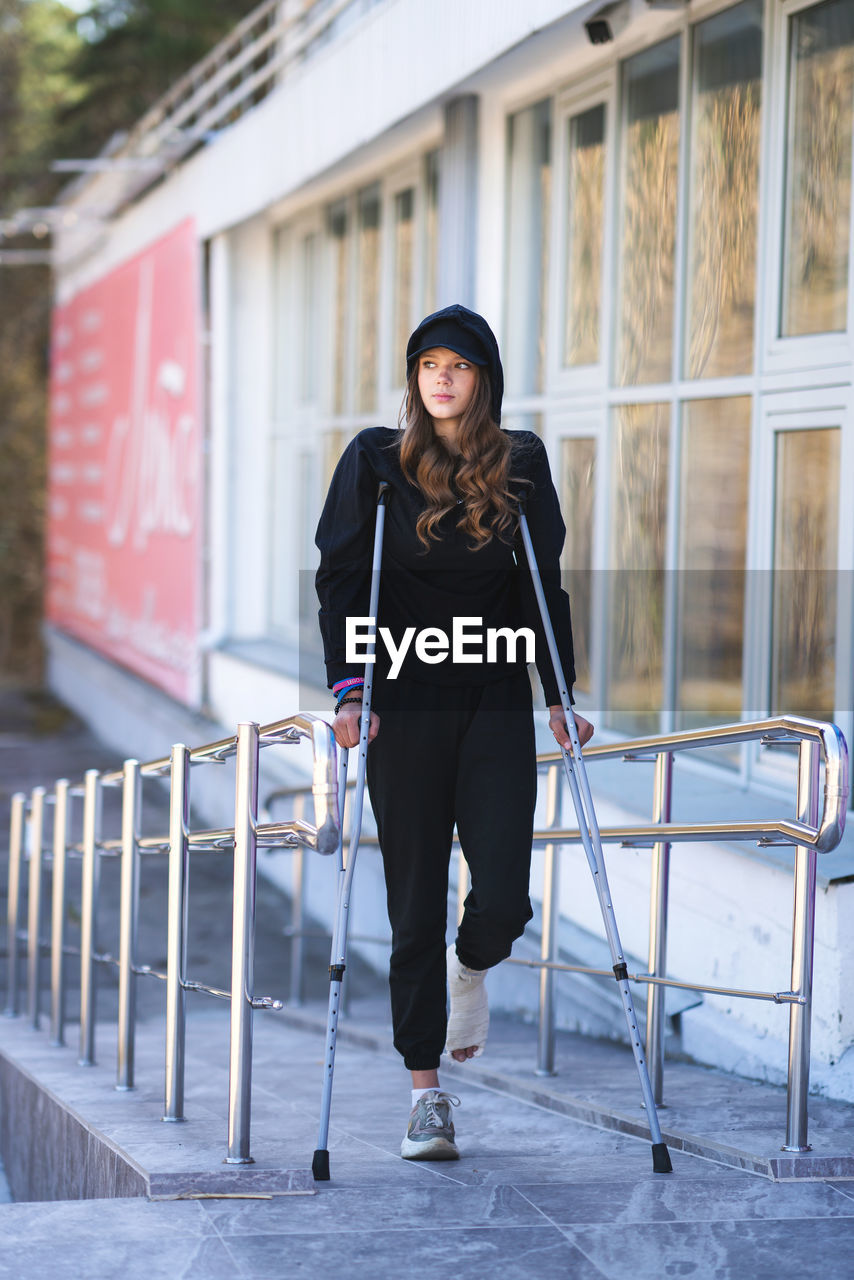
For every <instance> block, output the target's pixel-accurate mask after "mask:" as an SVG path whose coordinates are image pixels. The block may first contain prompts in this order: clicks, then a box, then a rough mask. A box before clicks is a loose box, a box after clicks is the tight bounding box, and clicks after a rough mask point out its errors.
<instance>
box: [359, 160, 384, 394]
mask: <svg viewBox="0 0 854 1280" xmlns="http://www.w3.org/2000/svg"><path fill="white" fill-rule="evenodd" d="M358 249H359V268H358V314H357V317H356V405H357V407H358V410H359V412H360V413H370V412H371V411H372V410H374V409H376V407H377V367H378V366H377V361H378V343H379V328H380V324H379V320H380V314H379V307H380V189H379V185H378V184H375V185H374V186H371V187H368V188H366V189H365V190H364V191H360V192H359V244H358Z"/></svg>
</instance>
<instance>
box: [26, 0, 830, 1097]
mask: <svg viewBox="0 0 854 1280" xmlns="http://www.w3.org/2000/svg"><path fill="white" fill-rule="evenodd" d="M238 36H239V38H236V39H235V40H234V41H232V42H230V43H229V42H226V44H225V46H224V47H223V49H222V50H221V51H220V54H219V60H218V61H217V59H216V58H212V59H211V60H208V62H207V63H206V64H203V65H202V68H201V69H200V74H198V75H197V76H196V78H195V80H192V81H190V82H188V83H187V84H186V85H184V84H183V83H182V86H178V87H176V93H175V94H174V95H173V96H172V98H171V99H170V100H168V101H167V102H166V103H165V104H164V105H163V107H162V109H161V110H160V112H159V114H158V112H157V111H155V112H154V113H152V115H151V117H150V118H147V119H146V121H144V122H142V123H141V126H140V129H139V130H138V131H137V132H136V134H132V135H131V138H130V139H129V140H128V142H127V143H126V144H125V145H124V148H123V150H120V151H119V152H118V153H117V154H116V156H115V157H114V161H115V163H114V165H113V167H112V168H107V171H106V172H99V173H97V174H87V175H85V176H83V177H81V178H80V179H78V180H77V182H76V183H75V184H74V186H73V187H71V188H69V190H68V192H67V193H66V198H65V202H64V207H65V209H66V211H67V214H68V215H69V216H68V218H67V222H66V226H65V229H64V230H62V231H61V232H60V233H59V234H58V237H57V323H56V328H55V342H54V360H53V378H54V382H53V393H52V419H51V459H52V461H51V524H50V533H49V543H50V567H51V587H50V599H49V624H48V644H49V651H50V670H51V679H52V681H53V683H54V685H55V687H56V688H57V689H58V690H60V691H61V692H62V693H63V695H64V696H65V697H66V698H67V699H69V700H70V701H71V702H72V703H74V704H75V705H77V706H78V707H80V708H81V709H82V710H84V712H85V713H86V714H88V715H89V717H90V718H91V719H93V720H94V721H95V723H96V724H97V725H98V727H99V728H100V729H101V731H102V732H109V733H112V734H114V736H115V739H116V745H117V748H118V747H122V748H126V747H130V749H131V751H132V752H133V753H134V754H146V751H147V752H148V754H151V755H157V754H159V753H160V752H161V751H162V749H163V739H162V737H161V738H160V739H159V741H158V742H156V743H155V742H153V741H150V734H151V730H152V725H153V724H154V725H155V726H156V728H157V731H158V733H167V732H174V733H176V734H177V733H178V729H179V727H180V726H182V724H183V723H184V720H183V719H182V717H184V716H185V715H186V713H187V712H199V711H202V712H204V713H205V714H206V715H208V716H210V717H211V718H213V719H214V720H216V721H217V722H219V723H221V724H223V725H226V726H231V725H233V724H234V723H235V722H236V721H238V720H240V719H246V718H255V719H258V720H260V721H262V722H264V721H270V720H272V719H275V718H277V717H278V716H280V715H282V714H286V713H288V712H289V711H292V710H296V709H297V707H298V706H299V707H301V708H302V709H306V710H321V711H322V710H323V709H324V708H325V707H326V706H327V703H326V700H325V696H324V694H323V692H322V680H321V679H320V677H319V674H318V672H319V668H318V664H317V652H316V650H317V641H316V638H315V617H316V604H315V600H314V593H313V575H312V570H313V566H314V547H313V532H314V527H315V524H316V520H317V516H318V514H319V511H320V506H321V503H322V501H323V497H324V493H325V488H326V485H327V483H328V480H329V477H330V475H331V470H332V468H333V467H334V464H335V462H336V460H337V458H338V457H339V455H340V453H341V450H342V448H343V446H344V445H345V444H346V442H347V441H348V440H349V439H350V438H352V436H353V434H354V433H355V432H357V431H358V430H360V429H361V428H362V427H365V426H370V425H375V424H377V423H382V424H385V425H393V424H394V423H395V422H396V421H397V420H398V415H399V413H400V408H401V401H402V397H403V381H404V360H403V351H404V347H405V343H406V338H407V335H408V334H409V332H410V331H411V329H412V328H413V327H414V325H415V324H416V323H417V322H418V320H419V319H420V318H421V317H422V316H423V315H425V314H426V313H428V312H429V311H431V310H433V309H435V307H437V306H442V305H445V304H447V303H449V302H454V301H461V302H464V303H466V304H468V305H470V306H473V307H475V308H476V309H477V310H479V311H481V312H482V313H483V314H484V315H486V316H487V318H488V319H489V320H490V322H491V323H492V325H493V328H494V329H495V331H496V333H497V335H498V337H499V341H500V344H501V349H502V354H503V359H504V365H505V373H506V383H507V389H506V398H505V425H506V426H508V427H510V428H523V427H524V428H530V429H533V430H535V431H537V432H538V433H539V434H540V435H541V436H542V437H543V439H544V440H545V442H546V445H547V448H548V451H549V455H550V458H551V462H552V470H553V474H554V476H555V480H556V484H557V486H558V490H559V494H560V497H561V500H562V504H563V510H564V515H565V519H566V524H567V530H568V534H567V543H566V549H565V569H566V575H567V584H568V588H569V591H570V595H571V600H572V606H573V618H574V624H573V625H574V635H575V643H576V651H577V656H578V683H577V700H578V703H579V706H580V708H581V709H582V710H583V711H584V714H585V715H587V716H588V718H590V719H592V720H593V721H594V722H595V723H596V725H597V733H598V734H599V736H600V737H605V738H607V737H608V736H614V737H617V738H618V737H620V736H623V737H631V736H638V735H642V734H648V733H657V732H666V731H670V730H674V729H680V728H693V727H697V726H705V725H714V724H722V723H729V722H733V721H739V720H755V719H760V718H763V717H766V716H770V715H777V714H783V713H795V714H802V715H806V716H811V717H814V718H819V719H827V720H834V721H835V722H836V723H837V724H839V725H840V727H841V728H842V730H843V732H844V734H845V736H846V738H847V739H848V741H851V736H852V705H854V696H852V693H854V691H852V681H854V653H852V645H854V598H853V597H852V590H851V584H852V578H854V575H852V569H853V568H854V504H852V502H851V498H850V494H851V480H852V478H854V424H852V417H851V394H852V374H854V345H853V344H854V299H852V292H854V290H852V287H851V271H850V264H851V259H852V226H854V223H853V222H852V200H851V194H852V181H851V178H852V149H853V148H854V6H852V5H851V3H850V0H823V2H822V3H817V4H816V3H808V2H805V0H741V2H740V3H738V4H728V3H721V2H720V0H710V2H708V3H704V2H702V0H690V2H688V3H679V2H678V0H671V2H670V3H658V2H657V0H620V2H619V3H617V4H613V5H606V6H601V5H597V4H578V3H572V2H571V0H529V2H528V3H526V4H524V5H518V4H514V3H511V2H510V0H466V3H465V4H463V5H460V4H452V3H450V0H432V2H431V3H430V4H429V5H428V4H426V3H424V0H373V2H369V0H349V3H344V2H343V0H338V2H337V3H330V2H329V0H314V2H313V3H303V0H296V2H290V3H284V4H270V3H267V4H264V5H261V6H260V7H259V10H258V11H257V14H256V19H255V24H254V25H252V20H251V19H249V20H247V22H246V23H244V24H241V30H240V32H239V33H238ZM594 41H595V42H594ZM229 73H231V74H229ZM206 86H207V87H206ZM194 95H195V96H194ZM123 158H124V160H126V161H127V160H128V159H129V158H130V159H132V160H134V161H135V162H136V167H135V168H134V167H131V166H130V164H125V165H122V164H119V163H118V161H119V160H121V159H123ZM87 317H88V319H87ZM86 324H89V325H90V330H89V331H88V332H87V330H86V328H85V326H86ZM99 326H100V328H99ZM99 334H101V335H103V340H102V339H101V338H100V337H99ZM87 361H88V364H87ZM87 432H88V435H87ZM81 495H82V497H81ZM86 502H88V508H86V509H84V506H85V503H86ZM87 512H88V514H87ZM140 680H142V681H145V682H148V683H147V684H140ZM148 684H150V685H151V687H152V688H151V693H150V695H149V694H148V692H147V689H148ZM155 689H156V690H158V691H159V692H157V693H156V695H155V692H154V690H155ZM155 706H156V708H157V711H156V715H154V713H153V712H152V708H153V707H155ZM147 735H149V736H147ZM119 740H121V741H119ZM626 767H627V766H623V768H626ZM794 776H795V760H794V756H793V755H792V754H791V752H789V751H786V750H781V749H780V748H776V749H772V748H769V747H766V746H762V745H760V744H758V743H754V744H750V745H748V746H743V747H740V748H721V749H719V750H718V751H717V752H716V753H714V754H712V755H711V756H710V757H709V759H708V763H706V764H704V765H703V766H697V767H695V768H694V769H693V770H688V771H687V772H686V779H687V781H686V782H685V784H684V793H685V796H686V799H685V801H684V805H685V807H686V810H687V812H686V813H685V814H684V815H683V816H686V817H688V818H693V819H694V820H700V819H701V818H704V817H709V818H716V817H720V816H721V815H726V814H727V813H732V814H733V815H742V814H744V813H746V812H750V813H751V814H753V813H756V812H757V811H758V812H761V813H763V814H765V815H768V814H770V813H771V812H778V813H781V814H782V813H786V816H789V815H790V813H791V809H789V811H788V812H786V809H785V806H786V805H787V804H790V797H791V796H792V794H793V787H794ZM592 781H593V783H594V789H595V787H596V776H595V775H594V776H593V778H592ZM677 790H678V788H677ZM648 803H649V786H648V781H647V782H644V784H643V785H640V784H636V783H635V781H634V780H633V779H632V781H631V782H630V783H626V782H624V781H623V780H622V778H621V779H620V780H619V781H618V780H615V779H611V777H610V775H608V777H606V778H605V780H604V782H603V792H602V808H603V813H604V814H605V816H606V818H607V816H608V815H610V814H614V815H618V816H619V815H625V814H626V813H631V814H637V813H638V812H640V811H643V810H644V809H645V807H646V806H647V805H648ZM704 806H705V809H704ZM849 850H850V851H849ZM613 859H614V861H613V870H612V872H611V874H612V876H613V878H614V884H615V898H616V904H617V907H618V911H619V909H620V908H622V910H623V912H624V915H625V918H626V920H627V924H625V925H623V930H624V934H625V935H626V936H625V941H626V943H627V944H628V947H629V949H630V950H632V951H633V952H634V953H635V954H638V955H642V954H643V953H644V950H645V947H646V940H645V939H646V905H645V894H646V889H647V885H648V875H649V872H648V865H647V862H646V860H645V858H644V857H643V856H642V855H640V854H637V853H624V854H620V853H616V854H614V855H613ZM367 874H368V873H366V876H367ZM852 874H854V848H850V844H844V845H843V846H842V848H841V850H840V851H839V852H838V853H836V854H833V855H829V856H828V858H827V859H825V860H824V861H823V862H822V864H821V867H820V893H819V903H818V924H817V941H816V981H817V995H816V1009H815V1022H814V1038H813V1045H814V1065H813V1079H814V1082H815V1083H816V1085H817V1086H818V1087H820V1088H822V1089H824V1090H826V1091H829V1092H831V1093H833V1094H835V1095H836V1096H843V1097H854V1069H853V1066H854V1051H851V1049H850V1046H851V1043H852V1041H854V1007H852V1005H851V997H850V996H849V995H848V994H847V987H846V984H845V981H844V973H845V970H846V968H847V966H848V964H849V963H850V961H851V959H852V954H851V953H852V930H851V923H852V904H854V893H852V888H851V885H850V883H849V880H850V877H851V875H852ZM673 875H674V881H673V889H672V894H671V897H672V903H673V923H672V925H671V938H670V954H671V971H672V972H674V973H680V972H682V973H684V972H687V973H688V974H689V975H691V976H696V975H697V970H698V968H699V969H700V970H701V972H703V973H704V974H706V975H711V980H712V981H714V982H719V983H720V984H721V985H728V984H729V983H730V982H732V983H733V985H742V986H751V987H759V986H764V985H767V986H769V987H771V988H773V989H777V990H779V989H781V988H784V987H786V986H787V983H788V978H787V974H786V967H787V963H788V962H787V947H788V943H787V938H788V930H789V925H790V916H791V906H790V900H791V897H790V880H791V875H790V859H788V857H787V855H785V854H774V855H772V854H760V853H758V852H757V851H756V850H753V849H750V848H749V847H747V846H742V845H738V846H728V847H724V846H720V847H716V846H712V845H709V846H705V845H704V846H694V845H689V846H684V847H682V848H680V849H678V851H676V852H675V853H674V871H673ZM535 892H536V889H535ZM365 893H366V895H367V896H368V897H377V898H378V899H379V886H378V884H377V883H376V882H372V884H371V888H370V890H367V889H366V891H365ZM561 904H562V913H563V917H564V921H565V926H566V929H567V930H568V931H569V933H571V935H572V937H573V938H575V939H576V941H577V946H576V945H575V944H573V947H574V949H575V950H577V951H578V952H579V953H583V952H584V949H585V942H584V937H585V936H586V933H585V931H586V930H588V929H589V930H590V931H591V934H592V933H595V924H594V923H593V922H594V920H595V914H596V913H595V906H594V905H593V902H592V896H591V894H590V893H589V892H588V889H587V887H586V885H584V884H583V883H582V882H581V879H580V875H579V877H576V876H574V875H572V874H568V875H567V876H566V877H565V881H564V891H563V894H562V899H561ZM314 906H315V909H316V910H317V911H318V912H319V913H321V914H322V912H323V903H322V901H321V900H320V899H318V901H317V902H316V903H315V904H314ZM377 910H378V911H379V907H378V908H377ZM621 923H622V921H621ZM568 936H569V934H568ZM579 939H580V940H579ZM590 945H591V946H594V943H593V942H592V941H591V943H590ZM594 949H595V947H594ZM514 983H516V985H515V986H514ZM517 988H519V984H518V983H517V982H516V979H512V980H510V979H508V988H507V989H508V993H511V992H512V993H511V994H508V995H507V1002H508V1003H510V1004H513V1003H514V1002H515V1003H516V1004H524V1003H527V1002H528V1000H529V998H530V996H531V994H532V991H533V988H532V987H531V988H526V989H525V991H524V992H522V994H518V993H517ZM519 991H521V988H519ZM593 1003H594V1004H595V1001H594V1002H593ZM589 1004H590V1002H589V1001H588V1005H589ZM671 1011H672V1012H673V1013H674V1020H673V1027H674V1030H675V1031H676V1032H678V1035H679V1045H680V1047H681V1048H682V1049H683V1051H685V1052H688V1053H692V1054H694V1055H696V1056H698V1057H700V1058H702V1059H703V1060H706V1061H710V1062H716V1063H720V1064H721V1065H724V1066H727V1067H730V1068H733V1069H736V1070H742V1071H744V1072H746V1073H748V1074H757V1075H764V1076H769V1077H770V1078H781V1077H782V1075H783V1073H784V1071H785V1054H786V1044H785V1042H786V1026H785V1019H784V1017H783V1016H782V1015H781V1012H780V1011H779V1010H777V1009H774V1008H770V1009H768V1008H767V1007H766V1006H762V1005H758V1006H757V1005H752V1004H748V1003H747V1002H743V1001H742V1002H739V1001H737V1000H731V999H728V998H725V997H719V998H716V997H706V998H705V999H704V1000H703V1001H702V1003H700V1004H697V1005H696V1006H694V1007H690V1008H688V1007H682V1006H680V1007H679V1008H675V1007H674V1009H672V1010H671ZM566 1018H567V1020H568V1021H570V1022H572V1021H576V1022H578V1023H580V1024H582V1025H585V1026H587V1028H588V1029H590V1030H594V1031H598V1032H601V1033H605V1034H608V1033H610V1024H609V1021H608V1015H607V1013H605V1014H601V1013H600V1012H598V1011H597V1010H596V1009H590V1008H588V1009H587V1012H584V1011H581V1012H579V1010H578V1008H577V1007H576V1006H573V1007H572V1009H569V1010H568V1011H567V1013H566Z"/></svg>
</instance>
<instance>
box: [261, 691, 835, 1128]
mask: <svg viewBox="0 0 854 1280" xmlns="http://www.w3.org/2000/svg"><path fill="white" fill-rule="evenodd" d="M743 742H760V743H762V744H765V745H769V746H770V745H789V746H792V745H794V746H797V748H798V770H797V795H796V809H795V812H796V815H797V816H796V817H795V818H794V819H792V818H769V819H767V820H760V821H748V822H731V823H726V822H698V823H684V822H680V823H674V822H672V821H671V809H672V792H673V759H674V756H675V755H676V753H678V752H687V751H697V750H700V749H702V748H704V747H712V746H723V745H730V744H737V743H743ZM584 756H585V760H587V761H588V762H591V763H592V762H595V761H596V760H607V759H623V760H626V761H651V762H653V763H654V766H655V769H654V777H653V799H652V821H651V822H650V823H649V824H638V825H632V826H623V827H602V828H601V836H602V840H603V842H606V843H611V844H621V845H624V846H628V847H634V848H642V847H649V848H651V850H652V868H651V878H650V904H649V959H648V971H647V972H646V973H635V974H630V975H629V978H630V980H631V981H633V982H637V983H644V984H646V985H647V986H648V988H649V990H648V995H647V1025H646V1055H647V1063H648V1067H649V1072H650V1079H651V1081H652V1085H653V1090H654V1094H655V1100H656V1102H657V1103H660V1102H661V1101H662V1094H663V1077H664V1030H665V1025H664V993H665V988H666V987H668V986H669V987H677V988H682V989H685V990H690V991H699V992H704V993H708V994H716V995H728V996H735V997H739V998H744V999H753V1000H767V1001H772V1002H773V1003H775V1004H780V1005H787V1006H788V1007H789V1061H788V1101H787V1122H786V1142H785V1146H784V1150H788V1151H806V1150H809V1142H808V1110H807V1095H808V1090H809V1060H810V1023H811V1012H812V989H813V968H812V962H813V938H814V928H815V885H816V861H817V856H818V854H819V853H828V852H830V851H831V850H832V849H834V848H836V846H837V845H838V844H839V842H840V840H841V839H842V835H843V833H844V830H845V815H846V802H847V797H848V750H847V747H846V744H845V739H844V737H843V735H842V733H841V731H840V730H839V729H838V728H837V726H836V725H833V724H828V723H825V722H822V721H816V720H809V719H806V718H802V717H799V716H780V717H777V718H775V719H769V720H762V721H756V722H752V723H745V724H734V725H720V726H715V727H713V728H708V729H700V730H693V731H690V732H683V733H673V734H665V735H660V736H655V737H648V738H638V739H634V740H632V741H628V742H626V741H623V742H619V743H614V744H608V745H604V746H595V747H586V748H585V751H584ZM538 765H539V767H540V769H541V770H544V771H545V772H546V815H545V826H544V827H543V828H541V829H538V830H537V831H535V832H534V843H535V845H541V846H543V849H544V857H543V887H542V933H541V952H540V958H539V959H538V960H523V959H517V958H516V957H513V958H511V959H510V960H508V961H506V963H508V964H518V965H524V966H527V967H529V968H535V969H538V970H539V972H540V991H539V1017H538V1045H537V1066H536V1071H537V1074H539V1075H544V1076H545V1075H553V1074H554V1069H555V1066H554V1064H555V1027H556V1008H555V987H554V984H555V975H556V974H557V973H559V972H567V973H581V974H587V975H592V976H597V977H598V976H601V977H604V978H608V979H610V980H611V981H613V978H614V975H613V971H612V970H611V969H598V968H593V967H589V966H585V965H576V964H568V963H563V962H561V961H560V960H559V944H558V924H559V892H560V889H559V881H560V855H561V850H562V848H563V847H564V846H566V845H571V844H573V843H575V842H577V840H578V828H577V827H574V828H573V827H565V826H563V825H562V822H561V792H562V787H561V776H562V775H561V770H562V760H561V756H560V754H559V753H558V752H557V751H553V752H546V753H544V754H542V755H540V756H538ZM822 771H823V777H824V782H823V784H822V781H821V778H822ZM299 792H300V789H299V788H297V787H282V788H277V789H276V790H275V791H274V792H271V794H270V795H269V796H267V798H266V802H265V803H266V804H267V805H270V804H272V803H273V802H274V801H275V800H277V799H287V798H289V797H292V798H295V799H298V797H299ZM731 840H737V841H755V842H756V843H757V844H759V845H762V846H767V845H785V846H794V848H795V874H794V911H793V921H792V947H791V973H790V986H789V989H787V990H780V991H765V990H753V989H746V988H732V987H722V986H713V985H710V984H709V983H706V982H693V981H683V980H681V979H677V978H673V977H670V976H668V974H667V929H668V915H669V877H670V853H671V845H673V844H675V843H680V842H685V841H709V842H718V841H731ZM362 843H363V844H376V838H375V837H371V836H369V835H364V834H363V836H362ZM295 856H296V858H297V866H296V868H295V873H294V895H293V910H294V916H293V919H292V922H291V929H290V930H289V932H290V936H291V945H292V963H291V984H292V985H291V997H290V1000H291V1003H292V1004H298V1003H299V1002H300V1000H301V998H302V974H303V969H304V950H305V948H304V941H305V938H306V937H307V936H309V931H308V930H306V927H305V904H304V892H305V868H304V865H303V863H304V858H303V855H302V853H301V851H299V850H297V851H296V852H295ZM467 876H468V872H467V868H466V866H465V862H464V860H463V859H462V857H460V861H459V885H458V888H457V902H458V906H459V904H460V903H461V901H462V899H463V898H464V897H465V893H466V885H467ZM360 937H361V939H362V940H363V941H370V942H378V941H381V939H377V938H373V937H370V938H366V937H364V936H363V935H359V934H358V933H353V934H351V939H352V940H353V941H358V940H360Z"/></svg>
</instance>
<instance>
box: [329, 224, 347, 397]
mask: <svg viewBox="0 0 854 1280" xmlns="http://www.w3.org/2000/svg"><path fill="white" fill-rule="evenodd" d="M328 230H329V237H330V241H331V247H332V412H333V413H343V412H344V410H345V409H346V407H347V331H348V327H349V323H350V239H349V235H348V230H349V226H348V217H347V204H346V201H344V200H339V201H338V203H337V204H334V205H332V207H331V208H330V209H329V213H328Z"/></svg>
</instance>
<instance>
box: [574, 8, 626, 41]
mask: <svg viewBox="0 0 854 1280" xmlns="http://www.w3.org/2000/svg"><path fill="white" fill-rule="evenodd" d="M628 21H629V3H628V0H616V3H615V4H606V5H605V6H604V7H603V8H602V9H598V10H597V11H596V13H594V14H593V16H592V17H590V18H588V19H587V21H586V22H585V24H584V30H585V31H586V32H587V39H588V40H589V41H590V43H591V44H608V43H609V42H610V41H611V40H616V38H617V36H618V35H619V34H620V32H621V31H622V30H623V29H624V28H625V27H626V26H627V25H628Z"/></svg>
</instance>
